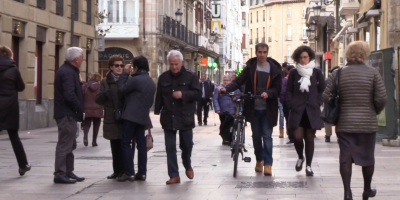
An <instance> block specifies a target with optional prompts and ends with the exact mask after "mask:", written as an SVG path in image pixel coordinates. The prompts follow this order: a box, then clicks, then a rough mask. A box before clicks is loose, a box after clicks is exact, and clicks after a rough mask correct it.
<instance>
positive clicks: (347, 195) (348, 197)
mask: <svg viewBox="0 0 400 200" xmlns="http://www.w3.org/2000/svg"><path fill="white" fill-rule="evenodd" d="M344 200H353V194H352V193H351V192H350V193H344Z"/></svg>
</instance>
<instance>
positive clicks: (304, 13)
mask: <svg viewBox="0 0 400 200" xmlns="http://www.w3.org/2000/svg"><path fill="white" fill-rule="evenodd" d="M302 15H303V19H304V18H306V7H305V6H303V13H302Z"/></svg>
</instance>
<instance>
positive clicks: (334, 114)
mask: <svg viewBox="0 0 400 200" xmlns="http://www.w3.org/2000/svg"><path fill="white" fill-rule="evenodd" d="M341 72H342V68H340V69H339V70H338V72H337V74H336V76H335V83H334V84H333V88H332V91H331V94H330V96H329V100H328V102H327V103H326V104H325V107H324V109H323V110H322V112H321V119H322V121H324V122H325V123H327V124H333V125H336V124H337V122H338V119H339V114H340V113H339V112H340V97H339V93H340V74H341Z"/></svg>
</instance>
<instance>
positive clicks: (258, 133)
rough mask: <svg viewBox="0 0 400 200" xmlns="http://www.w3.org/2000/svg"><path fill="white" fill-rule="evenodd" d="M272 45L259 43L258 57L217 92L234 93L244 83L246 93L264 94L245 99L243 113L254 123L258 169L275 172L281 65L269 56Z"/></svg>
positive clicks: (257, 48)
mask: <svg viewBox="0 0 400 200" xmlns="http://www.w3.org/2000/svg"><path fill="white" fill-rule="evenodd" d="M268 50H269V47H268V45H267V44H265V43H258V44H257V45H256V56H257V57H256V58H251V59H250V60H249V61H247V63H246V66H247V67H245V68H244V69H243V71H242V73H240V74H239V76H238V77H236V79H235V80H234V81H232V83H231V84H229V85H227V86H226V87H225V88H224V87H221V88H219V90H218V92H232V91H234V90H236V89H239V88H240V87H241V86H242V85H243V84H245V93H249V92H250V93H252V94H256V95H261V97H262V98H263V99H255V100H248V101H245V105H244V110H243V114H244V116H245V117H246V121H249V122H250V123H251V130H252V132H253V135H252V137H253V146H254V154H255V156H256V160H257V164H256V167H255V171H256V172H262V171H263V166H264V175H265V176H271V175H272V163H273V159H272V137H271V135H272V129H273V127H274V126H276V124H277V120H278V97H279V95H280V91H281V84H282V67H281V65H280V64H279V63H278V62H277V61H276V60H274V59H272V58H270V57H268V58H267V56H268Z"/></svg>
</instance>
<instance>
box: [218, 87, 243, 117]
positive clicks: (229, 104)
mask: <svg viewBox="0 0 400 200" xmlns="http://www.w3.org/2000/svg"><path fill="white" fill-rule="evenodd" d="M220 87H225V86H224V85H222V84H221V86H218V87H217V88H215V90H214V98H213V103H214V110H215V111H220V113H219V114H220V115H222V114H223V113H224V112H228V113H229V114H231V115H233V114H235V111H236V104H235V102H234V101H233V100H232V98H231V97H230V96H227V95H223V94H219V93H218V89H219V88H220ZM234 92H235V93H240V91H239V90H235V91H234Z"/></svg>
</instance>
